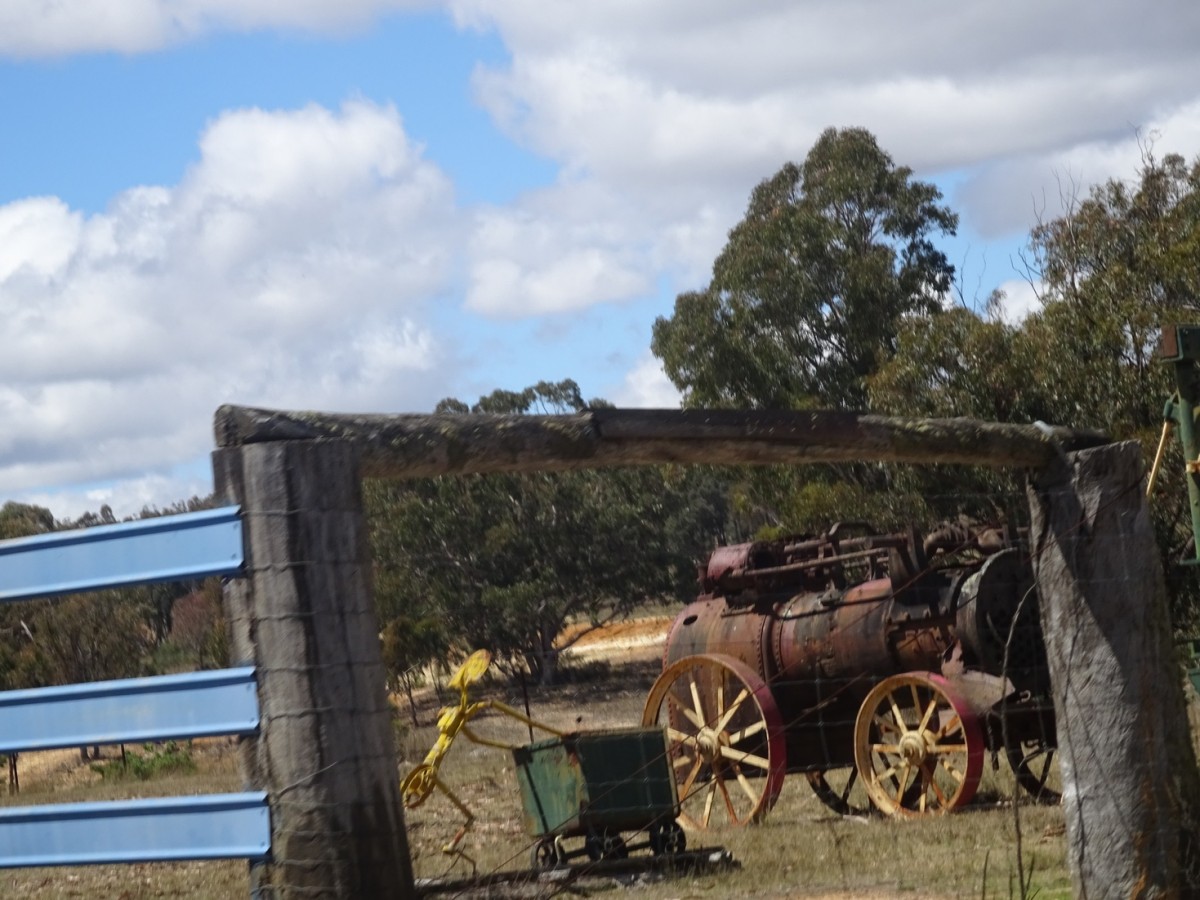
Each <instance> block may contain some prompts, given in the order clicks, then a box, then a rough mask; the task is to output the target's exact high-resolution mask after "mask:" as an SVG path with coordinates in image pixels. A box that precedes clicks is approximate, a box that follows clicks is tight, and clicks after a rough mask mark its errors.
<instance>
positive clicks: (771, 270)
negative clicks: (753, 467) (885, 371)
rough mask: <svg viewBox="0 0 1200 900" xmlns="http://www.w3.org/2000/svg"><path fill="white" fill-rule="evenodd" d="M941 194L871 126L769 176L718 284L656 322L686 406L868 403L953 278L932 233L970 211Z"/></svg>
mask: <svg viewBox="0 0 1200 900" xmlns="http://www.w3.org/2000/svg"><path fill="white" fill-rule="evenodd" d="M940 199H941V194H940V193H939V192H938V191H937V189H936V188H935V187H934V186H933V185H931V184H928V183H925V182H921V181H916V180H914V179H913V178H912V171H911V170H910V169H908V168H905V167H900V166H896V165H895V164H894V163H893V161H892V159H891V157H890V156H889V155H888V154H887V153H885V152H884V151H883V150H882V149H881V148H880V147H879V145H878V144H877V143H876V141H875V138H874V137H873V136H872V135H871V134H870V133H869V132H867V131H865V130H863V129H860V128H848V129H843V130H840V131H839V130H837V129H829V130H827V131H826V132H825V133H824V134H822V135H821V137H820V139H819V140H818V141H817V143H816V144H815V145H814V146H813V148H812V150H811V151H810V152H809V154H808V156H807V158H806V159H805V161H804V164H803V165H802V166H797V165H795V164H793V163H788V164H787V165H785V166H784V167H783V168H782V169H780V171H779V172H777V173H776V174H775V175H774V176H772V177H771V178H769V179H767V180H766V181H764V182H762V183H761V184H760V185H759V186H758V187H757V188H755V190H754V192H753V194H752V195H751V198H750V205H749V208H748V209H747V211H746V215H745V218H744V219H743V220H742V221H741V222H740V223H739V224H738V225H737V226H736V227H735V228H734V229H733V231H732V232H730V235H729V242H728V243H727V244H726V246H725V249H724V250H723V251H722V253H721V255H720V256H719V257H718V258H717V260H716V262H715V263H714V264H713V277H712V281H711V283H710V284H709V286H708V287H707V288H706V289H704V290H702V291H697V292H689V293H685V294H681V295H680V296H679V297H678V298H677V299H676V301H675V310H674V314H673V315H672V316H671V317H669V318H660V319H658V320H657V321H656V322H655V323H654V336H653V342H652V345H651V346H652V349H653V351H654V353H655V355H656V356H658V357H659V358H660V359H662V361H663V366H664V369H665V370H666V372H667V375H668V376H669V377H670V378H671V380H672V381H673V382H674V384H675V385H676V387H678V388H679V389H680V390H681V391H682V392H683V394H684V401H685V405H688V406H733V407H761V408H774V409H789V408H811V407H814V406H821V407H827V408H840V409H855V408H861V407H862V405H863V400H864V397H865V394H864V379H865V378H866V377H867V376H869V375H871V374H872V373H873V372H874V371H875V370H876V369H877V368H878V366H879V365H880V363H882V362H884V361H886V360H887V359H889V358H890V357H891V356H892V354H893V352H894V351H895V334H896V330H897V327H898V326H899V324H900V323H901V322H902V321H903V320H904V319H905V318H907V317H909V316H912V315H915V314H920V313H932V312H935V311H936V310H938V309H939V308H940V306H941V301H942V298H944V297H945V295H946V294H947V292H948V291H949V289H950V286H951V281H952V278H953V273H954V269H953V267H952V266H951V265H950V264H949V263H948V262H947V260H946V257H945V255H944V254H943V253H942V252H941V251H939V250H937V249H936V248H935V247H934V246H933V244H932V242H931V240H930V236H931V235H933V234H936V233H939V232H940V233H947V234H953V233H954V231H955V228H956V227H957V216H955V215H954V214H953V213H952V212H950V210H949V209H948V208H946V207H944V206H941V205H939V204H938V201H939V200H940Z"/></svg>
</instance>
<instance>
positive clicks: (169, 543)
mask: <svg viewBox="0 0 1200 900" xmlns="http://www.w3.org/2000/svg"><path fill="white" fill-rule="evenodd" d="M243 559H244V551H243V549H242V520H241V516H240V515H239V509H238V507H236V506H226V507H222V508H221V509H206V510H203V511H201V512H194V513H183V514H181V515H177V516H159V517H158V518H154V519H142V520H140V521H137V522H123V523H121V524H119V525H101V526H99V527H96V528H80V529H77V530H75V531H60V532H55V533H54V534H40V535H37V536H35V537H27V538H17V539H15V540H10V541H0V600H24V599H28V598H31V597H51V596H55V595H58V594H71V593H78V592H81V591H93V590H100V589H102V588H114V587H125V586H128V585H134V584H150V583H153V582H158V581H181V580H184V579H188V578H204V577H207V576H209V575H236V574H238V573H239V572H240V571H241V567H242V562H243Z"/></svg>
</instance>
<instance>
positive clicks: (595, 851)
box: [583, 831, 629, 861]
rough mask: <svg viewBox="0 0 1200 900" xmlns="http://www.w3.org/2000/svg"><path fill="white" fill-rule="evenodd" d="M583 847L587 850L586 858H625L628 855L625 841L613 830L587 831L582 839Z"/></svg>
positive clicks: (595, 859)
mask: <svg viewBox="0 0 1200 900" xmlns="http://www.w3.org/2000/svg"><path fill="white" fill-rule="evenodd" d="M583 849H584V850H585V851H586V852H587V855H588V859H590V860H593V861H598V860H601V859H625V857H627V856H629V850H627V849H626V847H625V841H624V840H623V839H622V838H621V835H619V834H617V833H616V832H615V831H600V832H596V831H590V832H588V834H587V837H585V838H584V839H583Z"/></svg>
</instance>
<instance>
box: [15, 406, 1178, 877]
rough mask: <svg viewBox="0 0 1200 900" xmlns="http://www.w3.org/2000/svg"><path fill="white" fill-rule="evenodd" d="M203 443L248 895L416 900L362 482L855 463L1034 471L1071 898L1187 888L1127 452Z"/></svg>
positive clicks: (584, 423)
mask: <svg viewBox="0 0 1200 900" xmlns="http://www.w3.org/2000/svg"><path fill="white" fill-rule="evenodd" d="M215 430H216V443H217V447H218V449H217V450H216V451H215V452H214V454H213V470H214V482H215V489H216V495H217V498H218V502H221V503H225V504H228V507H227V508H237V509H239V510H240V514H239V518H240V522H241V525H242V528H243V529H244V538H245V547H246V560H245V564H244V566H243V567H242V568H241V575H242V577H238V578H234V579H231V580H230V581H228V582H227V583H226V588H225V603H226V615H227V618H228V619H229V621H230V628H231V652H232V656H233V658H234V659H235V660H237V661H239V663H241V664H243V667H253V671H254V673H255V677H256V684H257V698H258V706H259V708H260V709H261V725H260V726H259V727H258V729H257V730H253V729H247V730H246V731H244V732H243V734H244V737H243V739H242V741H241V763H242V768H243V774H244V775H245V776H246V778H247V779H248V781H249V783H250V786H251V787H252V788H254V789H256V790H257V791H258V792H259V793H257V794H254V795H252V796H255V797H265V802H266V804H267V805H268V806H269V809H270V849H269V852H268V851H265V850H260V851H257V852H256V853H247V854H246V855H247V856H248V858H250V859H251V889H252V893H253V895H254V896H261V897H278V898H288V900H292V898H308V897H315V896H319V897H330V898H346V900H349V898H358V897H397V898H410V897H415V896H417V894H416V891H415V888H414V886H413V878H412V867H411V861H410V858H409V852H408V845H407V838H406V835H405V830H404V816H403V810H402V806H401V801H400V796H399V789H398V787H399V786H398V777H397V765H396V758H395V753H394V748H393V741H392V736H391V727H390V714H389V708H388V704H387V701H386V697H385V695H384V680H385V679H384V669H383V664H382V659H381V655H380V647H379V639H378V633H379V628H378V621H377V619H376V616H375V611H374V605H373V598H372V592H371V559H370V550H369V547H368V543H367V533H366V524H365V520H364V515H363V509H362V502H361V488H360V479H361V478H362V477H364V476H367V477H384V478H412V477H424V476H435V475H452V474H471V473H483V472H526V471H538V470H541V471H547V470H549V471H554V470H558V471H563V470H570V469H581V468H602V467H608V466H623V465H652V464H659V463H682V464H718V465H720V464H731V465H747V464H758V465H764V464H801V463H812V462H837V461H851V460H853V461H876V462H903V463H914V464H931V463H956V464H964V465H985V466H1001V467H1018V468H1024V469H1028V470H1030V473H1031V474H1030V483H1029V488H1028V498H1029V502H1030V507H1031V512H1032V528H1031V546H1032V547H1033V548H1034V554H1035V555H1034V571H1035V576H1036V578H1037V582H1038V589H1039V593H1040V595H1041V597H1042V604H1041V609H1042V617H1043V623H1044V626H1045V628H1044V630H1045V634H1046V641H1047V650H1048V653H1049V657H1050V670H1051V680H1052V684H1053V693H1054V703H1055V710H1056V716H1057V720H1058V729H1059V751H1060V757H1061V760H1062V768H1063V778H1064V788H1065V791H1064V794H1065V800H1064V805H1065V812H1066V820H1067V832H1068V855H1069V862H1070V864H1071V869H1072V877H1073V879H1074V881H1075V887H1076V891H1077V893H1079V894H1081V895H1088V894H1094V895H1096V896H1110V895H1118V894H1119V895H1134V894H1135V893H1136V892H1137V891H1138V890H1141V891H1143V892H1145V891H1149V893H1151V894H1155V893H1159V892H1161V893H1163V895H1177V894H1179V893H1180V892H1181V890H1186V889H1187V887H1188V886H1195V885H1198V884H1200V872H1198V871H1197V870H1196V868H1197V867H1196V863H1195V859H1194V858H1193V856H1194V855H1195V852H1196V851H1195V848H1196V847H1200V825H1198V824H1197V821H1196V817H1197V816H1198V815H1200V776H1198V775H1197V770H1196V762H1195V757H1194V753H1193V751H1192V746H1191V742H1190V736H1189V734H1188V725H1187V718H1186V715H1185V707H1184V698H1183V691H1182V684H1181V681H1180V678H1179V677H1178V676H1179V673H1178V671H1177V670H1176V668H1175V667H1174V666H1173V662H1172V652H1171V635H1170V623H1169V619H1168V615H1167V607H1166V598H1165V590H1164V588H1163V579H1162V571H1161V565H1160V562H1159V560H1158V558H1157V551H1156V548H1155V544H1154V537H1153V533H1152V529H1151V526H1150V522H1149V516H1148V513H1147V508H1146V504H1145V499H1144V497H1143V495H1142V490H1141V488H1142V485H1143V483H1144V475H1143V471H1142V461H1141V453H1140V449H1139V448H1138V447H1137V445H1136V444H1132V443H1124V444H1111V443H1109V442H1108V441H1107V439H1106V438H1105V437H1104V436H1103V435H1100V434H1097V433H1093V432H1079V431H1072V430H1069V429H1064V428H1054V427H1051V426H1046V425H1043V424H1042V423H1037V424H1036V425H1010V424H996V423H983V422H976V421H971V420H965V419H936V420H935V419H896V418H887V417H881V416H867V415H856V414H852V413H830V412H765V411H760V412H741V411H738V412H734V411H700V410H685V411H679V410H615V409H604V410H593V411H588V412H583V413H579V414H576V415H567V416H487V415H336V414H323V413H313V412H294V413H288V412H279V411H271V410H262V409H253V408H245V407H234V406H225V407H222V408H220V409H219V410H218V411H217V414H216V420H215ZM94 530H99V529H94ZM2 565H3V563H2V560H0V566H2ZM1131 584H1132V585H1134V586H1136V588H1137V590H1136V591H1134V592H1133V593H1131V590H1130V585H1131ZM1097 723H1103V730H1102V733H1101V734H1099V735H1098V734H1097V733H1096V727H1097ZM1164 773H1170V774H1171V777H1169V778H1168V777H1165V776H1164ZM2 827H3V826H2V825H0V828H2ZM0 834H3V832H0ZM1114 892H1115V893H1114Z"/></svg>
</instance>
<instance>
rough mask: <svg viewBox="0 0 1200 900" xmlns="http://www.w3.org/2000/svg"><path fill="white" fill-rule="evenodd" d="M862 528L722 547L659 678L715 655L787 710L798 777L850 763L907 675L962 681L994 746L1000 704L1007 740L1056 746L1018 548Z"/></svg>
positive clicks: (967, 533)
mask: <svg viewBox="0 0 1200 900" xmlns="http://www.w3.org/2000/svg"><path fill="white" fill-rule="evenodd" d="M863 531H864V529H863V528H862V527H861V526H855V527H854V528H852V529H851V528H842V529H836V528H835V529H834V530H832V531H831V532H830V534H828V535H825V536H823V537H799V538H785V539H782V540H777V541H757V542H752V543H744V544H739V545H735V546H730V547H723V548H718V549H717V550H716V551H715V552H714V553H713V555H712V557H711V558H710V560H709V563H708V566H707V567H706V568H705V569H704V572H703V576H702V581H701V587H702V593H701V595H700V596H699V597H698V598H697V600H696V601H695V602H694V603H692V604H690V605H689V606H688V607H687V608H685V609H684V610H683V612H681V613H680V615H679V616H678V617H677V619H676V620H675V622H674V624H673V625H672V628H671V630H670V632H669V634H668V639H667V647H666V650H665V653H664V667H667V666H670V665H672V664H675V663H677V662H678V661H680V660H683V659H685V658H687V657H689V656H695V655H704V654H716V655H719V656H721V657H725V658H730V659H735V660H737V661H739V662H740V663H743V664H745V665H746V666H748V667H749V668H750V669H751V670H752V671H754V672H755V673H757V674H758V675H759V676H760V677H761V678H762V679H763V680H764V682H765V683H766V684H767V685H768V687H769V689H770V691H771V693H772V695H773V697H774V699H775V702H776V704H777V706H778V708H779V710H780V713H781V717H782V720H783V723H784V731H785V738H786V742H787V769H788V771H791V772H797V771H807V772H814V771H823V770H827V769H831V768H836V767H839V766H848V765H851V764H852V763H853V757H854V746H853V744H854V721H855V716H856V714H857V712H858V709H859V707H860V705H861V704H862V702H863V700H864V698H865V697H866V696H867V694H868V693H869V692H870V691H871V689H872V688H873V687H874V686H875V685H876V684H878V683H879V682H880V681H881V680H883V679H884V678H887V677H889V676H892V675H896V674H901V673H905V672H913V671H928V672H939V671H944V673H945V674H946V676H947V677H949V678H951V679H952V680H954V683H955V685H956V686H959V688H960V690H959V693H960V694H961V695H963V697H964V700H965V702H967V703H968V705H969V706H970V708H971V709H972V710H973V711H975V712H976V713H977V714H978V715H979V716H980V717H981V718H983V719H984V720H985V724H986V725H987V727H986V729H985V730H986V735H985V740H986V742H987V745H988V747H989V748H990V749H997V748H1001V749H1002V745H1003V740H1002V738H1001V735H1000V729H999V728H995V727H992V725H991V724H989V723H990V720H988V719H987V717H988V716H989V715H992V714H993V713H995V712H996V710H997V709H998V708H999V706H1000V705H1001V704H1002V705H1003V708H1004V712H1005V714H1006V715H1008V716H1009V718H1010V721H1009V723H1008V725H1009V726H1011V727H1010V740H1011V739H1013V736H1015V737H1016V738H1017V739H1020V740H1033V741H1038V742H1040V744H1041V745H1043V746H1050V747H1052V746H1053V744H1054V736H1053V721H1052V720H1053V716H1052V712H1051V713H1050V714H1049V721H1048V716H1047V709H1049V708H1050V703H1049V699H1048V693H1049V684H1048V676H1047V666H1046V662H1045V650H1044V645H1043V642H1042V638H1041V631H1040V624H1039V620H1038V615H1037V607H1036V597H1035V596H1034V594H1033V592H1032V590H1031V587H1032V575H1031V573H1030V570H1029V565H1028V560H1027V558H1026V556H1025V554H1024V552H1023V550H1021V549H1020V547H1019V543H1018V542H1017V541H1016V539H1015V538H1014V537H1013V536H1011V535H1009V534H1007V533H1006V532H1004V531H1003V530H1001V529H997V528H972V527H968V526H966V525H964V524H962V523H951V524H948V525H945V526H943V527H941V528H939V529H937V530H935V531H934V532H933V533H932V534H931V536H930V538H929V539H928V540H922V538H921V536H920V534H919V533H917V531H916V529H915V528H914V529H910V530H909V531H907V532H906V533H902V534H871V533H863ZM1018 613H1019V617H1018ZM1014 621H1015V622H1016V623H1017V624H1016V626H1015V627H1014ZM951 660H952V662H949V661H951ZM944 664H948V665H949V668H948V669H945V670H944V669H943V665H944ZM939 677H940V676H939ZM993 718H994V716H993ZM1047 725H1049V730H1048V729H1047Z"/></svg>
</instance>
